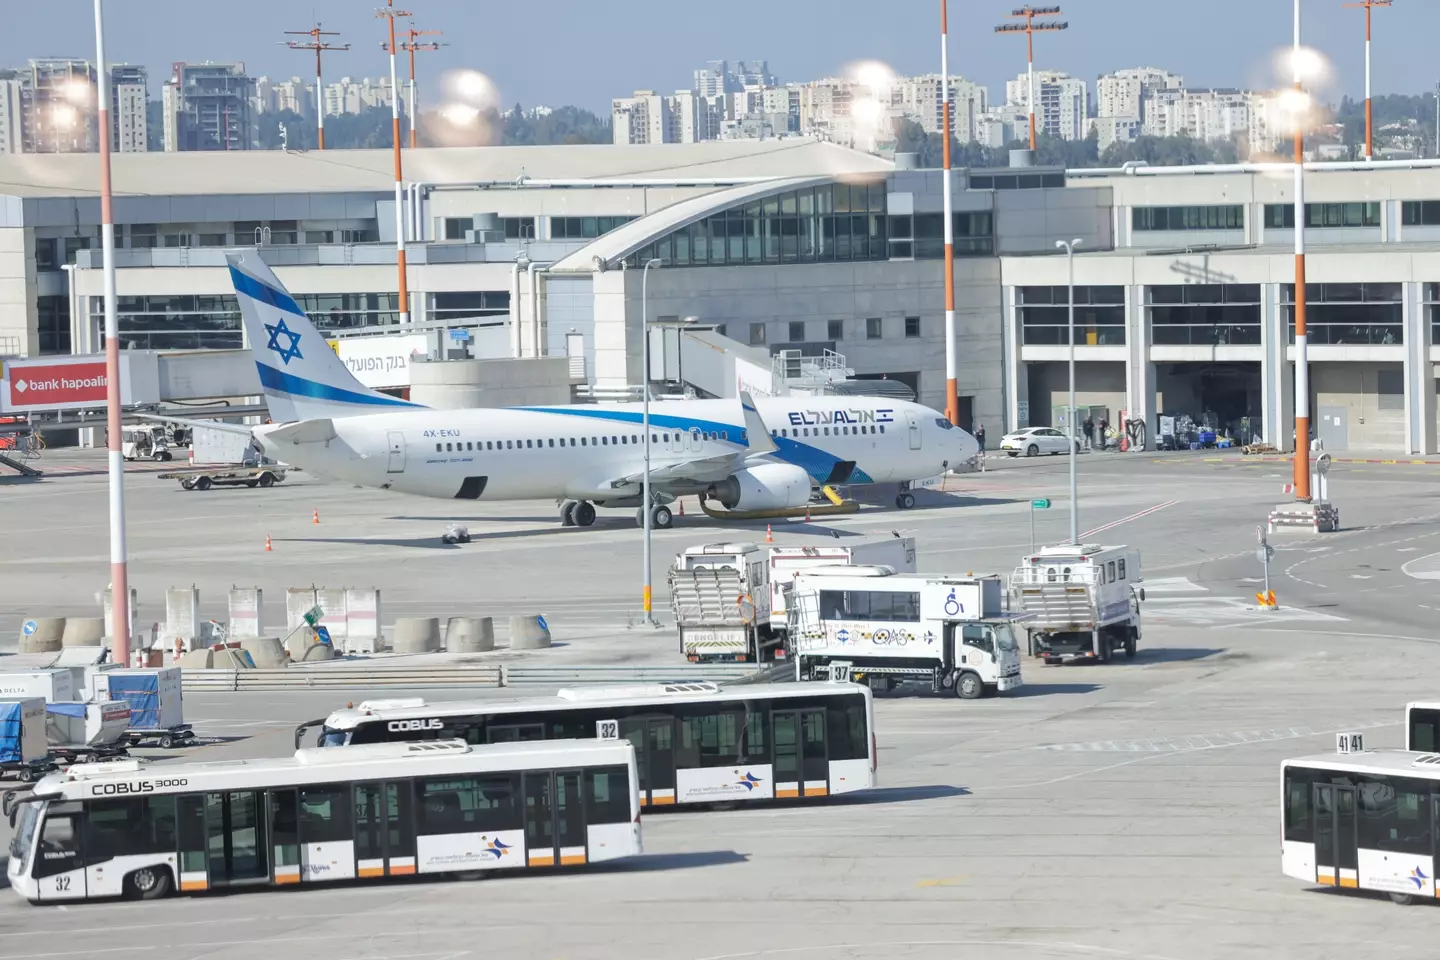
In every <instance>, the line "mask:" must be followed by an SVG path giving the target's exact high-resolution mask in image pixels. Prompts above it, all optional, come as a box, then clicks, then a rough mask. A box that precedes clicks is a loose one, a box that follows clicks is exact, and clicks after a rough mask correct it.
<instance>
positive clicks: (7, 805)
mask: <svg viewBox="0 0 1440 960" xmlns="http://www.w3.org/2000/svg"><path fill="white" fill-rule="evenodd" d="M0 810H3V812H4V813H5V815H6V816H8V817H10V818H11V819H10V822H11V826H12V827H14V828H15V834H14V839H13V841H12V842H11V845H10V861H9V865H8V868H7V872H8V875H9V885H10V888H11V889H12V890H14V891H15V892H16V893H17V894H19V895H20V896H21V897H24V898H26V899H27V900H29V901H31V902H32V903H50V902H54V901H74V900H89V899H95V898H98V897H115V896H126V897H131V898H134V899H154V898H157V897H162V896H164V895H166V894H167V893H170V892H172V891H179V892H182V893H189V892H199V891H204V890H213V889H218V888H223V887H246V886H287V885H294V884H299V885H309V884H314V883H323V882H326V881H334V880H354V879H359V880H362V881H363V880H370V879H375V880H379V879H382V878H386V877H402V876H403V877H408V876H415V875H417V874H451V875H458V876H460V877H462V878H463V877H466V876H471V875H481V874H485V873H489V872H490V871H500V872H504V871H507V870H517V869H526V868H536V867H561V868H566V867H573V866H578V865H581V864H585V863H594V862H597V861H602V860H615V859H619V858H621V857H629V856H634V855H636V854H638V853H640V807H639V804H638V801H637V797H636V771H635V751H634V748H632V747H631V746H630V744H628V743H623V742H618V743H617V742H597V741H588V742H577V741H564V742H552V743H510V744H497V745H494V746H488V747H472V746H470V745H469V744H466V743H464V742H463V741H457V740H446V741H432V742H429V743H395V744H390V743H386V744H375V745H373V746H367V747H353V748H350V749H347V750H298V751H296V752H295V755H294V756H292V757H282V758H264V759H249V760H223V761H217V762H210V763H173V764H172V763H167V764H154V765H149V764H141V763H140V761H138V760H116V761H111V762H109V763H91V764H84V765H77V766H73V767H70V768H69V769H68V770H66V771H65V772H64V773H56V774H52V775H50V776H48V777H46V778H45V779H43V780H41V781H40V782H39V783H38V784H36V785H35V789H34V791H33V792H32V793H30V794H29V795H20V794H18V793H17V792H15V791H9V792H7V793H6V794H5V795H4V798H3V803H0Z"/></svg>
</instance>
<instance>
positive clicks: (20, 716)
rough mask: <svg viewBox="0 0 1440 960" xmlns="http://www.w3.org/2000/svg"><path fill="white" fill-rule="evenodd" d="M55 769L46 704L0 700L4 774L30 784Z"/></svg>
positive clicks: (28, 699) (0, 749)
mask: <svg viewBox="0 0 1440 960" xmlns="http://www.w3.org/2000/svg"><path fill="white" fill-rule="evenodd" d="M54 769H55V758H53V757H51V756H50V753H49V748H48V746H47V744H46V743H45V701H44V700H43V699H41V698H40V697H23V698H19V699H14V700H0V774H12V775H14V776H15V777H17V778H18V779H20V780H21V781H22V782H24V783H30V782H31V781H34V780H39V779H40V778H41V777H43V776H45V775H46V774H47V773H49V772H50V771H52V770H54Z"/></svg>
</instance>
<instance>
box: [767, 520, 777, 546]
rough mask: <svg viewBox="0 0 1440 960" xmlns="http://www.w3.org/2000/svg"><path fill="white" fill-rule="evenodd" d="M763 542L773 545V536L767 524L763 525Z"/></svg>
mask: <svg viewBox="0 0 1440 960" xmlns="http://www.w3.org/2000/svg"><path fill="white" fill-rule="evenodd" d="M765 542H766V543H774V542H775V534H774V533H773V532H772V531H771V529H770V524H768V523H767V524H765Z"/></svg>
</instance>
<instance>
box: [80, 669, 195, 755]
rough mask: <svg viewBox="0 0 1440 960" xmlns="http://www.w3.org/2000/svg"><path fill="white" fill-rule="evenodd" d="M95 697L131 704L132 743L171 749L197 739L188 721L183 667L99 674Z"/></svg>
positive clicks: (129, 735)
mask: <svg viewBox="0 0 1440 960" xmlns="http://www.w3.org/2000/svg"><path fill="white" fill-rule="evenodd" d="M95 699H97V700H103V699H109V700H123V701H125V702H126V703H128V704H129V705H130V726H129V728H128V729H127V730H126V731H125V735H124V740H125V742H126V743H127V744H128V745H129V746H132V747H138V746H142V745H154V746H158V747H160V748H161V749H163V750H169V749H170V748H171V747H185V746H191V745H193V744H194V742H195V731H194V730H193V729H191V726H190V724H188V723H186V722H185V716H184V703H183V694H182V692H181V689H180V668H179V667H134V668H118V669H115V670H106V671H103V672H101V673H97V674H95Z"/></svg>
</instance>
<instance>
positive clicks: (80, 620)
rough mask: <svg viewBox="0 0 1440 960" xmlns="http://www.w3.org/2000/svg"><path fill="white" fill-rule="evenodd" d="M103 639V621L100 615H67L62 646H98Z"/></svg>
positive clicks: (61, 640)
mask: <svg viewBox="0 0 1440 960" xmlns="http://www.w3.org/2000/svg"><path fill="white" fill-rule="evenodd" d="M104 639H105V621H104V620H102V619H101V618H100V617H67V618H66V620H65V633H64V635H63V636H62V637H61V638H60V645H61V646H62V647H98V646H100V644H101V642H102V641H103V640H104Z"/></svg>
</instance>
